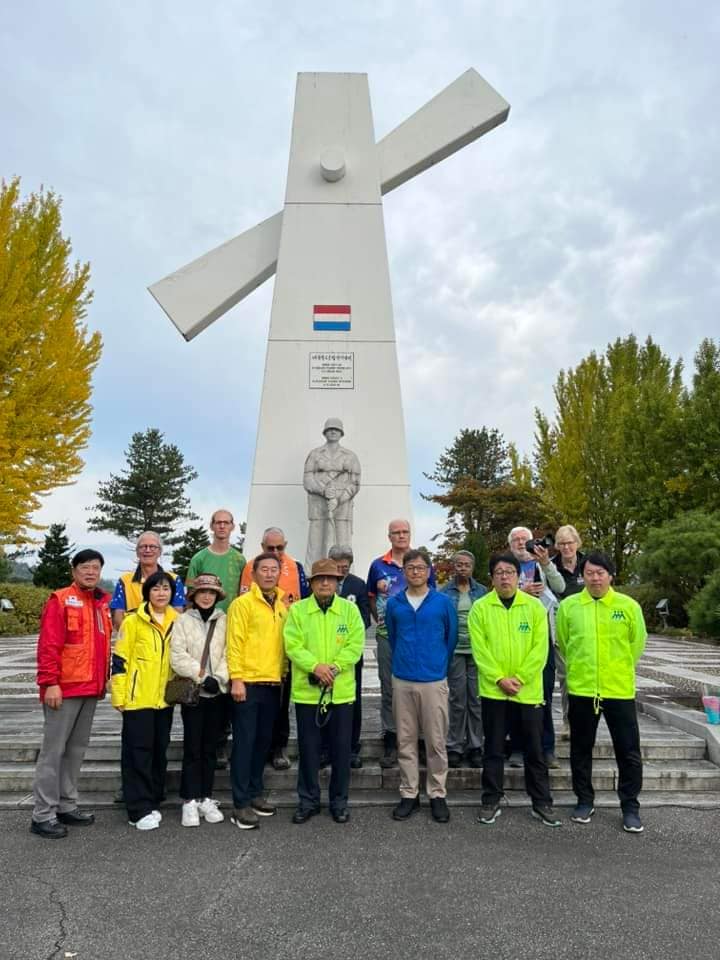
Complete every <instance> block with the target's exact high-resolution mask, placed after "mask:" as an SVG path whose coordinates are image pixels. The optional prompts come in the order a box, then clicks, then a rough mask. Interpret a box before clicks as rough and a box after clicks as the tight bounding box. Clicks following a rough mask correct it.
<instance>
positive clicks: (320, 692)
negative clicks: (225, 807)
mask: <svg viewBox="0 0 720 960" xmlns="http://www.w3.org/2000/svg"><path fill="white" fill-rule="evenodd" d="M339 577H340V573H339V571H338V568H337V564H336V563H335V561H334V560H326V559H323V560H317V561H316V562H315V563H314V564H313V566H312V572H311V575H310V588H311V590H312V595H311V596H310V597H308V598H307V599H306V600H300V601H299V602H298V603H294V604H293V605H292V606H291V607H290V610H289V612H288V617H287V620H286V622H285V629H284V640H285V652H286V654H287V656H288V658H289V659H290V660H291V662H292V690H291V699H292V701H293V703H294V704H295V716H296V719H297V734H298V751H299V757H298V786H297V791H298V806H297V809H296V811H295V814H294V815H293V823H305V822H306V821H307V820H309V819H310V818H311V817H313V816H314V815H315V814H316V813H319V812H320V783H319V778H318V774H319V771H320V753H321V750H322V732H323V728H325V729H326V730H327V746H328V749H329V752H330V765H331V774H330V785H329V788H328V799H329V804H330V813H331V815H332V818H333V820H335V822H336V823H347V821H348V819H349V813H348V809H347V803H348V792H349V787H350V750H351V742H352V722H353V702H354V700H355V664H356V663H357V661H358V660H359V659H360V656H361V655H362V652H363V646H364V643H365V627H364V625H363V622H362V617H361V616H360V613H359V611H358V608H357V606H356V605H355V604H354V603H351V602H350V601H349V600H345V599H344V598H343V597H339V596H338V595H337V582H338V579H339Z"/></svg>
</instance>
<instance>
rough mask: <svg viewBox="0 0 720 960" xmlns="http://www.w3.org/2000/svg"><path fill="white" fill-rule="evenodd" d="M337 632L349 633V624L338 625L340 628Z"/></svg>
mask: <svg viewBox="0 0 720 960" xmlns="http://www.w3.org/2000/svg"><path fill="white" fill-rule="evenodd" d="M337 632H338V633H347V632H348V628H347V624H346V623H339V624H338V628H337Z"/></svg>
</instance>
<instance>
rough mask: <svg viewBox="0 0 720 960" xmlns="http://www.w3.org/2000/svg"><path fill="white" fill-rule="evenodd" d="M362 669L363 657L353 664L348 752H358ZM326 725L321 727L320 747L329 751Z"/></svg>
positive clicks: (360, 725)
mask: <svg viewBox="0 0 720 960" xmlns="http://www.w3.org/2000/svg"><path fill="white" fill-rule="evenodd" d="M362 669H363V658H362V657H360V659H359V660H358V662H357V663H356V664H355V703H354V704H353V718H352V737H351V740H350V754H351V755H352V756H355V755H356V754H358V755H359V754H360V733H361V731H362ZM327 737H328V735H327V727H323V739H322V749H323V752H324V753H329V752H330V748H329V746H328V738H327Z"/></svg>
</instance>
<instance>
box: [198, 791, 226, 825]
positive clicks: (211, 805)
mask: <svg viewBox="0 0 720 960" xmlns="http://www.w3.org/2000/svg"><path fill="white" fill-rule="evenodd" d="M198 813H199V814H200V816H201V817H205V820H206V822H207V823H222V822H223V820H224V819H225V816H224V814H223V813H222V811H220V810H218V802H217V800H213V798H212V797H205V799H204V800H201V801H200V803H198Z"/></svg>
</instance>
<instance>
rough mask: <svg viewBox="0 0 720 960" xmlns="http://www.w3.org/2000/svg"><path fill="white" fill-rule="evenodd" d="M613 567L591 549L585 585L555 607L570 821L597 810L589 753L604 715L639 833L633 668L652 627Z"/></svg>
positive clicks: (627, 821)
mask: <svg viewBox="0 0 720 960" xmlns="http://www.w3.org/2000/svg"><path fill="white" fill-rule="evenodd" d="M614 575H615V566H614V564H613V562H612V560H611V559H610V557H608V556H607V554H605V553H600V552H599V551H598V552H593V553H589V554H588V555H587V557H586V558H585V564H584V566H583V579H584V581H585V588H584V590H582V592H581V593H576V594H574V595H573V596H570V597H568V598H567V599H566V600H563V602H562V603H561V604H560V607H559V609H558V612H557V619H556V628H557V643H558V646H559V648H560V652H561V653H562V655H563V657H564V658H565V661H566V664H567V688H568V694H569V700H570V703H569V711H568V719H569V722H570V768H571V770H572V783H573V790H574V791H575V794H576V796H577V806H576V807H575V809H574V811H573V813H572V815H571V817H570V819H571V820H572V821H573V822H575V823H590V818H591V817H592V815H593V814H594V813H595V808H594V806H593V801H594V798H595V792H594V790H593V785H592V751H593V746H594V745H595V735H596V733H597V727H598V723H599V721H600V713H601V712H602V713H603V714H604V715H605V721H606V723H607V725H608V729H609V730H610V736H611V737H612V742H613V748H614V750H615V761H616V763H617V766H618V774H619V776H618V796H619V797H620V806H621V808H622V815H623V830H625V831H626V832H627V833H642V830H643V825H642V821H641V820H640V804H639V802H638V795H639V793H640V789H641V787H642V759H641V755H640V731H639V729H638V722H637V712H636V708H635V666H636V664H637V662H638V660H639V659H640V657H641V655H642V652H643V650H644V649H645V640H646V638H647V630H646V628H645V621H644V619H643V614H642V610H641V608H640V605H639V604H638V603H636V602H635V600H633V599H632V597H628V596H625V594H622V593H616V591H615V590H613V588H612V586H611V584H612V582H613V577H614Z"/></svg>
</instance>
